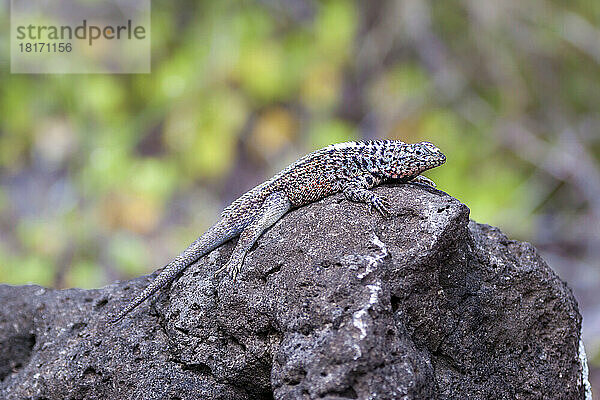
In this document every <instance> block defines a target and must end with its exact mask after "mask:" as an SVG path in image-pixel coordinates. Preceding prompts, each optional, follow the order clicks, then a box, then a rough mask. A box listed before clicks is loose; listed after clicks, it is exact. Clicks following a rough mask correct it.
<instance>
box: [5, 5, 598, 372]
mask: <svg viewBox="0 0 600 400" xmlns="http://www.w3.org/2000/svg"><path fill="white" fill-rule="evenodd" d="M5 3H8V2H5ZM0 20H1V21H3V23H2V24H0V33H1V34H2V36H7V35H8V29H9V24H8V20H9V7H8V4H4V5H3V6H2V8H0ZM4 22H5V23H4ZM151 38H152V73H151V74H147V75H18V74H10V73H9V60H8V59H7V57H8V54H9V48H8V45H9V41H8V40H4V41H1V42H0V50H1V51H0V54H2V55H3V57H4V58H3V59H2V60H0V68H1V69H2V74H1V75H0V185H1V186H0V281H2V282H8V283H11V284H23V283H27V282H33V283H37V284H41V285H45V286H51V287H57V288H62V287H71V286H78V287H87V288H91V287H99V286H102V285H105V284H108V283H109V282H111V281H113V280H115V279H125V278H129V277H133V276H136V275H140V274H144V273H148V272H150V271H153V270H154V269H156V268H157V267H160V266H162V265H164V264H165V263H166V262H168V261H169V259H170V258H171V257H173V256H174V255H176V254H178V253H179V251H181V250H182V249H183V248H185V247H186V246H187V245H188V244H189V243H190V242H191V241H192V240H194V239H195V238H196V236H197V235H198V234H200V233H202V232H203V231H204V230H205V229H206V228H207V227H208V226H209V225H210V224H211V223H212V222H213V221H214V220H215V219H216V217H217V216H218V213H219V212H220V210H221V209H222V208H223V206H224V205H226V204H227V203H228V202H229V201H231V200H233V199H234V198H236V197H237V196H238V195H239V194H241V193H243V192H245V191H246V190H248V189H249V188H251V187H252V186H254V185H255V184H257V183H259V182H261V181H262V180H263V179H265V178H267V177H269V176H270V175H272V174H273V173H275V172H277V171H278V170H279V169H280V168H282V167H284V166H285V165H287V164H288V163H290V162H292V161H293V160H295V159H296V158H297V157H299V156H301V155H303V154H305V153H307V152H309V151H311V150H314V149H317V148H319V147H322V146H325V145H327V144H330V143H333V142H340V141H346V140H354V139H373V138H397V139H402V140H404V141H407V142H415V141H420V140H430V141H432V142H434V143H435V144H436V145H438V146H439V147H440V148H441V149H442V150H443V151H444V152H445V154H446V155H447V157H448V161H447V164H446V165H445V166H443V167H442V168H438V169H435V170H433V171H430V172H429V173H428V174H427V175H428V176H430V177H431V178H433V179H434V180H435V181H436V182H437V183H438V187H439V188H440V189H441V190H444V191H446V192H448V193H449V194H451V195H453V196H455V197H457V198H458V199H460V200H461V201H463V202H464V203H466V204H467V205H468V206H469V207H470V209H471V216H472V218H473V219H475V220H477V221H479V222H484V223H489V224H492V225H496V226H499V227H501V228H502V229H503V230H504V231H505V232H506V233H507V234H508V235H509V236H510V237H512V238H517V239H521V240H528V241H531V242H533V243H534V244H535V245H536V246H537V247H538V249H540V251H541V252H542V254H543V256H544V257H545V258H546V260H548V261H549V263H550V265H551V266H552V267H553V268H554V269H555V270H556V271H557V272H558V273H559V275H560V276H561V277H562V278H563V279H565V280H567V281H568V282H569V284H570V285H571V286H572V287H573V288H574V291H575V294H576V296H577V298H578V300H579V301H580V304H581V306H582V310H583V312H584V317H585V325H584V326H585V327H584V333H585V337H586V343H587V345H588V348H589V349H592V350H591V353H592V354H590V357H592V364H593V365H592V367H593V371H595V369H594V368H598V365H600V352H599V351H598V349H599V348H600V304H599V302H598V301H597V296H598V293H599V289H600V261H599V260H600V243H599V241H600V169H599V160H598V158H599V155H600V114H599V110H600V2H597V1H589V0H573V1H562V0H546V1H543V0H542V1H540V0H535V1H529V2H519V1H514V0H507V1H496V2H479V1H471V0H448V1H443V2H436V1H421V0H402V1H386V0H378V1H369V2H354V1H341V0H331V1H310V0H284V1H272V0H265V1H260V2H250V1H239V2H232V1H220V2H217V1H201V2H193V1H187V2H166V1H155V2H153V3H152V26H151ZM593 376H595V375H593Z"/></svg>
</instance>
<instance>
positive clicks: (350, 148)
mask: <svg viewBox="0 0 600 400" xmlns="http://www.w3.org/2000/svg"><path fill="white" fill-rule="evenodd" d="M445 161H446V157H445V156H444V154H443V153H442V152H441V151H440V150H439V149H438V148H437V147H435V146H434V145H433V144H432V143H429V142H420V143H414V144H408V143H404V142H401V141H399V140H374V141H366V142H347V143H339V144H333V145H330V146H327V147H325V148H323V149H320V150H317V151H314V152H312V153H310V154H307V155H306V156H304V157H302V158H300V159H299V160H298V161H296V162H294V163H293V164H291V165H289V166H288V167H286V168H285V169H284V170H282V171H281V172H279V173H278V174H277V175H275V176H274V177H272V178H271V179H269V180H267V181H265V182H263V183H261V184H260V185H258V186H256V187H255V188H253V189H251V190H250V191H248V192H246V193H245V194H244V195H242V196H241V197H239V198H238V199H237V200H235V201H234V202H233V203H231V205H229V206H228V207H227V208H225V210H223V213H222V214H221V218H220V219H219V221H217V222H216V223H215V224H214V225H213V226H211V227H210V228H209V229H208V230H207V231H206V232H205V233H204V234H203V235H202V236H200V237H199V238H198V239H196V240H195V241H194V242H193V243H192V244H191V245H190V246H189V247H188V248H187V249H185V250H184V251H183V252H182V253H181V254H180V255H179V256H177V257H176V258H175V259H173V260H172V261H171V262H170V263H169V264H168V265H167V266H166V267H165V268H164V269H163V271H162V272H161V273H160V274H159V275H158V276H157V277H156V279H155V280H154V281H152V283H150V285H148V287H146V289H144V290H143V291H142V292H141V293H140V294H139V295H138V296H136V297H135V298H134V299H133V300H132V301H131V302H130V303H129V304H128V305H127V306H126V307H125V308H124V309H123V310H122V311H121V312H120V313H119V314H118V315H117V316H116V317H115V318H113V319H112V321H111V322H116V321H119V320H120V319H122V318H123V317H124V316H125V315H127V314H128V313H129V312H130V311H132V310H133V309H134V308H136V307H137V306H138V305H139V304H141V303H142V302H143V301H144V300H145V299H147V298H148V297H150V296H151V295H152V294H154V293H155V292H156V291H157V290H159V289H160V288H162V287H164V286H166V285H167V284H169V283H170V282H171V281H172V280H173V279H175V277H176V276H177V275H178V274H179V273H180V272H181V271H183V270H184V269H185V268H187V267H188V266H189V265H191V264H192V263H194V262H195V261H197V260H198V259H199V258H200V257H202V256H203V255H205V254H207V253H209V252H210V251H212V250H213V249H215V248H216V247H218V246H220V245H221V244H223V243H225V242H227V241H228V240H230V239H232V238H234V237H236V236H239V237H240V238H239V240H238V243H237V245H236V247H235V249H234V250H233V253H232V255H231V257H230V259H229V261H228V262H227V263H226V264H225V265H224V266H223V267H222V268H220V269H219V270H218V271H217V272H216V273H219V272H222V271H225V270H226V271H228V272H229V274H230V275H231V277H232V279H234V280H235V278H236V276H237V274H238V273H239V271H240V269H241V267H242V264H243V262H244V257H245V256H246V254H247V252H248V251H249V250H250V248H251V247H252V245H253V244H254V243H255V242H256V240H257V239H258V237H259V236H260V235H261V234H262V233H263V232H264V231H265V230H266V229H267V228H269V227H270V226H271V225H273V224H274V223H275V222H277V220H279V219H280V218H281V217H282V216H283V215H284V214H285V213H286V212H288V211H289V210H290V209H292V208H295V207H300V206H302V205H305V204H309V203H312V202H314V201H316V200H319V199H322V198H324V197H326V196H329V195H331V194H334V193H337V192H343V193H344V195H345V196H346V198H348V199H349V200H352V201H356V202H363V203H366V204H367V205H369V207H373V208H375V209H376V210H377V211H379V212H380V213H381V214H383V215H387V214H389V208H390V205H389V202H388V200H387V199H386V198H385V197H382V196H380V195H378V194H376V193H374V192H373V191H371V190H369V189H371V188H373V187H374V186H377V185H379V184H381V183H383V182H388V181H400V182H408V181H417V182H421V183H425V184H429V185H431V186H435V185H434V183H433V182H432V181H430V180H429V179H428V178H426V177H424V176H422V175H419V174H420V173H421V172H423V171H426V170H428V169H431V168H434V167H437V166H439V165H442V164H443V163H444V162H445Z"/></svg>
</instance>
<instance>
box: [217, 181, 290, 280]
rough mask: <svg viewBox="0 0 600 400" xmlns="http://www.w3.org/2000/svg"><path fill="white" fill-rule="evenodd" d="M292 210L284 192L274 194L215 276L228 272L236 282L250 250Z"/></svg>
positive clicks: (266, 201)
mask: <svg viewBox="0 0 600 400" xmlns="http://www.w3.org/2000/svg"><path fill="white" fill-rule="evenodd" d="M291 208H292V204H291V203H290V200H289V199H288V197H287V196H286V195H285V193H283V192H274V193H272V194H271V195H269V197H267V198H266V199H265V201H264V202H263V204H262V206H261V207H260V210H259V211H258V213H256V215H255V217H254V219H253V220H252V221H251V222H250V223H249V224H248V226H247V227H246V228H245V229H244V230H243V231H242V233H241V234H240V238H239V240H238V242H237V245H236V246H235V249H234V250H233V253H232V254H231V257H230V258H229V261H227V263H226V264H225V265H224V266H223V267H221V268H219V270H217V272H215V275H217V274H219V273H221V272H223V271H227V272H228V273H229V274H230V275H231V278H232V279H233V280H234V281H235V278H236V276H237V274H238V273H239V272H240V270H241V268H242V265H243V263H244V258H245V257H246V254H247V253H248V251H250V248H251V247H252V246H253V245H254V243H255V242H256V240H257V239H258V238H259V237H260V235H262V233H263V232H264V231H265V230H266V229H268V228H269V227H270V226H271V225H273V224H274V223H275V222H277V221H278V220H279V219H280V218H281V217H282V216H283V215H284V214H285V213H287V212H288V211H289V210H290V209H291Z"/></svg>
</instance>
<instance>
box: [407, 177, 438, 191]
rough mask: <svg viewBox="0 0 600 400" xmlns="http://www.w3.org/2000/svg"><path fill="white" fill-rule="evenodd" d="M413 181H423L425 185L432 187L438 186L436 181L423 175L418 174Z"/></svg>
mask: <svg viewBox="0 0 600 400" xmlns="http://www.w3.org/2000/svg"><path fill="white" fill-rule="evenodd" d="M411 182H415V183H421V184H423V185H427V186H431V187H432V188H435V187H436V185H435V182H434V181H432V180H431V179H429V178H428V177H426V176H423V175H418V176H416V177H415V178H414V179H413V180H412V181H411Z"/></svg>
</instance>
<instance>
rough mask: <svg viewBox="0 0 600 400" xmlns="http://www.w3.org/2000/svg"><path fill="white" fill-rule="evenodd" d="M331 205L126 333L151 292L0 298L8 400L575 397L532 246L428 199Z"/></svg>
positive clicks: (565, 315)
mask: <svg viewBox="0 0 600 400" xmlns="http://www.w3.org/2000/svg"><path fill="white" fill-rule="evenodd" d="M377 191H378V192H379V193H382V194H385V195H386V196H388V197H389V198H390V200H391V203H392V204H394V215H393V216H392V217H390V218H382V217H381V216H380V215H378V214H376V213H375V212H370V211H369V210H368V209H367V207H366V206H365V205H363V204H356V203H351V202H348V201H346V200H345V199H344V198H343V196H341V195H337V196H332V197H329V198H327V199H325V200H323V201H320V202H317V203H315V204H312V205H309V206H306V207H303V208H300V209H297V210H294V211H292V212H290V213H289V214H287V215H286V216H285V217H284V218H283V219H282V220H280V221H279V222H278V223H276V224H275V225H274V226H273V227H272V228H271V229H270V230H269V231H268V232H266V233H265V234H264V235H263V236H262V237H261V238H260V239H259V241H258V243H257V245H256V246H255V248H254V249H253V250H252V251H251V252H250V254H249V255H248V257H247V258H246V262H245V267H244V269H243V271H242V273H241V275H240V276H239V277H238V281H237V282H236V283H233V282H232V281H231V280H230V279H229V278H228V277H221V278H220V279H217V278H215V277H214V276H213V273H214V271H215V270H216V269H217V268H218V267H219V266H220V265H222V264H223V263H224V262H225V261H226V260H227V258H228V256H229V254H230V253H231V251H232V248H233V245H234V243H228V244H226V245H224V246H222V247H221V248H219V249H217V250H215V251H213V252H212V253H211V254H210V255H208V256H206V257H203V258H202V259H201V260H200V261H198V262H197V263H196V264H195V265H193V266H192V267H190V268H188V269H187V270H186V271H185V272H184V273H183V274H182V276H181V277H180V278H179V279H178V280H177V281H175V282H174V283H173V284H172V285H171V287H170V288H169V289H168V290H165V291H163V293H162V294H160V295H159V296H156V297H155V298H154V299H153V300H152V301H151V302H149V303H148V302H147V303H144V304H143V305H142V306H141V307H139V308H138V309H137V310H135V311H134V312H133V313H132V314H130V315H129V316H128V317H127V318H126V319H125V320H123V321H121V322H120V323H118V324H116V325H108V324H107V323H106V321H107V319H108V318H109V317H110V316H112V315H114V314H115V313H116V312H117V311H118V310H119V309H120V308H122V307H124V306H125V304H126V302H127V301H128V300H130V299H132V298H133V297H134V295H135V294H136V293H137V292H138V291H140V290H142V288H143V287H144V286H146V285H147V284H148V283H149V282H150V280H151V279H152V278H153V277H154V276H153V275H152V276H147V277H142V278H138V279H134V280H131V281H128V282H121V283H116V284H113V285H110V286H107V287H105V288H102V289H97V290H80V289H70V290H50V289H45V288H42V287H37V286H23V287H11V286H0V300H1V302H2V308H1V310H0V390H1V396H0V397H2V398H4V399H39V400H41V399H172V400H175V399H272V398H275V399H583V398H585V384H584V379H583V378H582V377H583V375H584V373H583V366H582V361H581V360H580V354H579V342H580V327H581V316H580V314H579V312H578V309H577V303H576V301H575V299H574V298H573V295H572V293H571V291H570V290H569V288H568V287H567V286H566V284H565V283H564V282H562V281H561V280H560V279H559V278H558V277H557V276H556V275H555V274H554V272H552V270H551V269H550V268H549V267H548V266H547V265H546V263H545V262H544V261H543V260H542V259H541V258H540V257H539V255H538V254H537V253H536V251H535V249H534V248H533V247H532V246H531V245H530V244H528V243H522V242H517V241H513V240H509V239H507V238H506V236H504V235H503V234H502V233H501V232H500V231H499V230H498V229H496V228H493V227H490V226H487V225H480V224H477V223H475V222H469V210H468V208H467V207H466V206H465V205H463V204H461V203H460V202H458V201H457V200H456V199H454V198H452V197H450V196H448V195H446V194H444V193H442V192H440V191H437V190H434V189H429V188H427V187H424V186H421V185H417V184H409V185H398V186H386V187H381V188H378V189H377Z"/></svg>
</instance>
